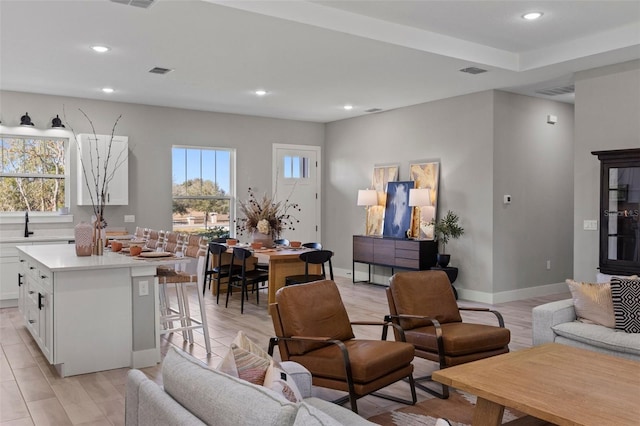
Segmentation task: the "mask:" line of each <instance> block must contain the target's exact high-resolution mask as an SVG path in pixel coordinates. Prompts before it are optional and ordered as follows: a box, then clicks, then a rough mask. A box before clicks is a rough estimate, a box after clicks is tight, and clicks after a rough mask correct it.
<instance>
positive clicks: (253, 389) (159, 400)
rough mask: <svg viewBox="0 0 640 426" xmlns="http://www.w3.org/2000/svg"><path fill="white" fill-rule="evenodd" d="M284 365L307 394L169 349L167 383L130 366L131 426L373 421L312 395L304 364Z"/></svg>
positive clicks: (164, 371) (128, 408)
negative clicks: (290, 396) (296, 395)
mask: <svg viewBox="0 0 640 426" xmlns="http://www.w3.org/2000/svg"><path fill="white" fill-rule="evenodd" d="M281 368H282V370H284V371H285V372H286V374H287V375H288V377H289V378H291V379H292V380H293V381H294V382H295V384H296V385H297V388H298V390H299V391H300V394H301V395H302V397H303V398H304V399H303V400H302V401H301V402H296V403H294V402H289V401H288V400H286V399H285V398H284V397H283V396H282V395H281V394H278V393H277V392H274V391H272V390H271V389H268V388H266V387H263V386H258V385H254V384H252V383H249V382H248V381H245V380H242V379H239V378H236V377H233V376H230V375H228V374H225V373H223V372H220V371H216V370H213V369H211V368H209V367H208V366H206V365H205V364H203V363H202V362H200V361H199V360H197V359H195V358H193V357H191V356H190V355H188V354H186V353H183V352H180V351H178V350H175V349H174V348H170V349H169V352H168V353H167V355H166V357H165V358H164V361H163V365H162V377H163V386H164V387H160V386H158V385H157V384H156V383H155V382H153V381H152V380H150V379H148V378H147V376H145V375H144V373H143V372H142V371H140V370H136V369H132V370H130V371H129V374H128V377H127V385H126V402H125V405H126V406H125V424H126V425H127V426H162V425H167V426H173V425H185V426H191V425H194V426H195V425H207V424H209V425H216V426H225V425H229V426H231V425H233V426H237V425H260V426H267V425H278V426H279V425H302V426H312V425H328V426H329V425H356V426H357V425H372V424H375V423H371V422H369V421H367V420H365V419H363V418H362V417H360V416H358V415H357V414H355V413H353V412H352V411H351V410H349V409H347V408H344V407H342V406H339V405H336V404H333V403H331V402H327V401H325V400H322V399H319V398H315V397H312V396H311V374H310V373H309V371H308V370H306V369H305V368H304V367H303V366H301V365H300V364H297V363H295V362H282V363H281Z"/></svg>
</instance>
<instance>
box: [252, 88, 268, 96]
mask: <svg viewBox="0 0 640 426" xmlns="http://www.w3.org/2000/svg"><path fill="white" fill-rule="evenodd" d="M255 94H256V95H257V96H264V95H266V94H267V91H266V90H262V89H260V90H256V91H255Z"/></svg>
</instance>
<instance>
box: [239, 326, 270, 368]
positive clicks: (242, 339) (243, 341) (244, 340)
mask: <svg viewBox="0 0 640 426" xmlns="http://www.w3.org/2000/svg"><path fill="white" fill-rule="evenodd" d="M233 343H235V344H236V346H238V347H239V348H242V349H244V350H245V351H249V352H251V353H253V354H255V355H258V356H260V357H262V358H264V359H268V360H269V361H271V356H270V355H269V354H268V353H267V351H265V350H264V349H262V348H261V347H260V346H258V344H256V343H255V342H254V341H253V340H251V339H249V337H247V335H246V334H244V331H242V330H240V331H238V334H236V338H235V339H233Z"/></svg>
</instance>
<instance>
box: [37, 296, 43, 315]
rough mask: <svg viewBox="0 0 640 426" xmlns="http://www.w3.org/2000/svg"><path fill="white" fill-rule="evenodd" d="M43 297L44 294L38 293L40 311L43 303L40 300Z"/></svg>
mask: <svg viewBox="0 0 640 426" xmlns="http://www.w3.org/2000/svg"><path fill="white" fill-rule="evenodd" d="M43 299H44V296H43V295H42V293H38V310H39V311H41V310H42V308H43V307H44V305H43V304H42V300H43Z"/></svg>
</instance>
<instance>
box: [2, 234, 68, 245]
mask: <svg viewBox="0 0 640 426" xmlns="http://www.w3.org/2000/svg"><path fill="white" fill-rule="evenodd" d="M74 240H75V236H74V235H73V234H72V233H71V234H61V235H31V236H29V237H28V238H27V237H23V236H13V237H5V236H2V237H0V243H13V244H16V243H43V242H49V241H74Z"/></svg>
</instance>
